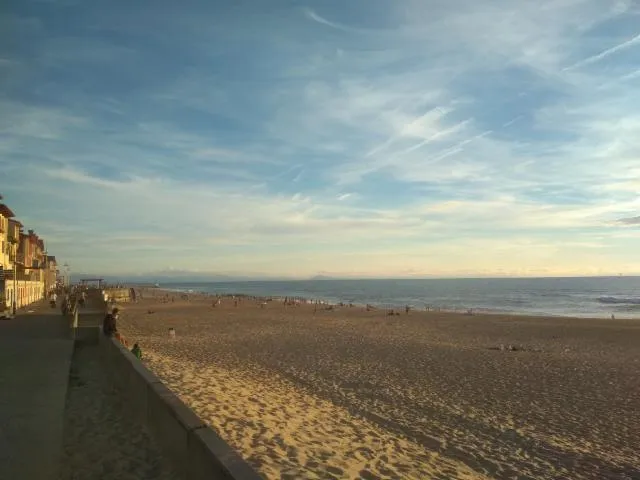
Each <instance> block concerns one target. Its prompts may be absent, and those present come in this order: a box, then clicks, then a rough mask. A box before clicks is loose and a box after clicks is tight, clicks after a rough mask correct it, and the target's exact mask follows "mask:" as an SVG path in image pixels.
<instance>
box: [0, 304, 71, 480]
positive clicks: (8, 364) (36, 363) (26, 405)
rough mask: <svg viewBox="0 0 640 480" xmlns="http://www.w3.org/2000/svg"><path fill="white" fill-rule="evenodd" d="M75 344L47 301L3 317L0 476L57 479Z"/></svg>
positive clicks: (0, 340) (0, 332) (0, 327)
mask: <svg viewBox="0 0 640 480" xmlns="http://www.w3.org/2000/svg"><path fill="white" fill-rule="evenodd" d="M72 353H73V342H72V340H71V338H70V335H69V326H68V320H66V319H64V318H63V317H62V315H60V311H59V310H58V309H55V310H54V309H52V308H50V307H49V306H46V305H45V304H44V302H43V303H42V304H39V305H37V306H35V307H32V310H31V311H29V310H27V311H26V312H24V313H19V314H18V316H17V317H16V318H14V319H9V320H5V319H0V478H2V479H5V478H6V479H23V478H24V479H29V480H40V479H51V478H56V477H57V472H58V468H59V466H60V459H61V452H62V436H63V415H64V408H65V397H66V393H67V383H68V377H69V368H70V364H71V355H72Z"/></svg>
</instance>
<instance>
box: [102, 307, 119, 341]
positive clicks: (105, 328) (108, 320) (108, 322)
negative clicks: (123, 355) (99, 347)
mask: <svg viewBox="0 0 640 480" xmlns="http://www.w3.org/2000/svg"><path fill="white" fill-rule="evenodd" d="M117 320H118V309H117V308H114V309H113V311H112V312H111V313H107V314H106V315H105V317H104V321H103V322H102V332H103V333H104V334H105V335H106V336H107V337H112V336H113V335H115V334H116V333H117V332H118V327H117Z"/></svg>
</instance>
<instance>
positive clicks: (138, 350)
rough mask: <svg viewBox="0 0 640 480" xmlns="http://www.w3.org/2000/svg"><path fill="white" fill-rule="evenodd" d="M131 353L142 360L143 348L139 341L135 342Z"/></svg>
mask: <svg viewBox="0 0 640 480" xmlns="http://www.w3.org/2000/svg"><path fill="white" fill-rule="evenodd" d="M131 353H133V354H134V355H135V357H136V358H137V359H138V360H142V349H141V348H140V345H138V344H137V343H134V344H133V348H132V349H131Z"/></svg>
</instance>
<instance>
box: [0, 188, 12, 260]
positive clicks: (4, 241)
mask: <svg viewBox="0 0 640 480" xmlns="http://www.w3.org/2000/svg"><path fill="white" fill-rule="evenodd" d="M0 198H1V197H0ZM14 216H15V215H14V214H13V212H12V211H11V209H10V208H9V207H7V206H6V205H5V204H4V203H0V246H1V247H2V250H0V266H1V267H2V268H3V269H4V270H10V266H11V261H10V260H9V252H10V251H11V248H10V244H9V222H10V220H11V219H12V218H13V217H14Z"/></svg>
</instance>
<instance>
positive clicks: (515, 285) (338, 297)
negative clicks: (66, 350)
mask: <svg viewBox="0 0 640 480" xmlns="http://www.w3.org/2000/svg"><path fill="white" fill-rule="evenodd" d="M160 287H161V288H164V289H169V290H175V291H181V292H200V293H207V294H219V295H251V296H259V297H298V298H305V299H310V300H321V301H324V302H328V303H333V304H338V303H353V304H356V305H366V304H370V305H375V306H377V307H379V308H393V307H400V308H401V307H404V306H406V305H409V306H411V307H412V308H414V309H421V310H424V309H426V307H429V308H431V309H440V310H445V311H461V312H467V311H468V310H470V309H471V310H473V311H474V312H477V313H508V314H521V315H544V316H572V317H584V318H594V317H595V318H610V317H611V315H615V317H616V318H637V319H640V277H631V276H629V277H628V276H618V277H576V278H456V279H406V280H405V279H403V280H389V279H380V280H372V279H367V280H351V279H350V280H325V279H323V280H296V281H234V282H197V283H162V284H160Z"/></svg>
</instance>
